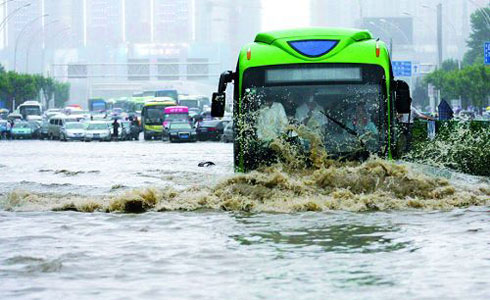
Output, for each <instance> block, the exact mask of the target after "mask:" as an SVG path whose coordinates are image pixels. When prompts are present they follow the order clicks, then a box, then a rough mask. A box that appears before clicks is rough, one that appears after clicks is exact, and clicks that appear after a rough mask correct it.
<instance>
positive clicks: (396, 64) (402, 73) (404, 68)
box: [392, 61, 412, 77]
mask: <svg viewBox="0 0 490 300" xmlns="http://www.w3.org/2000/svg"><path fill="white" fill-rule="evenodd" d="M392 66H393V75H394V76H395V77H411V76H412V62H411V61H393V62H392Z"/></svg>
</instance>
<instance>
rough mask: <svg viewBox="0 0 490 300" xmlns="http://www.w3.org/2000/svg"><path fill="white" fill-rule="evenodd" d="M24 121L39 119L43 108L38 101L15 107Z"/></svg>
mask: <svg viewBox="0 0 490 300" xmlns="http://www.w3.org/2000/svg"><path fill="white" fill-rule="evenodd" d="M17 110H18V111H19V114H21V115H22V118H24V120H29V119H33V118H34V119H41V118H42V117H41V116H42V113H43V107H42V106H41V103H39V102H38V101H26V102H24V103H22V104H21V105H19V106H18V107H17Z"/></svg>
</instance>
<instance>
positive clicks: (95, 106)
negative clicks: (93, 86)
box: [88, 98, 107, 112]
mask: <svg viewBox="0 0 490 300" xmlns="http://www.w3.org/2000/svg"><path fill="white" fill-rule="evenodd" d="M88 110H89V111H91V112H105V111H106V110H107V103H106V101H105V100H104V99H102V98H92V99H88Z"/></svg>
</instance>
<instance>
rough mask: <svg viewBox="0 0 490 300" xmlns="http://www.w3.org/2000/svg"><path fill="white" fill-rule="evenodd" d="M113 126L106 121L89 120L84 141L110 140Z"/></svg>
mask: <svg viewBox="0 0 490 300" xmlns="http://www.w3.org/2000/svg"><path fill="white" fill-rule="evenodd" d="M110 140H111V127H110V125H109V124H107V122H105V121H92V122H89V123H88V125H87V128H86V129H85V137H84V141H86V142H90V141H110Z"/></svg>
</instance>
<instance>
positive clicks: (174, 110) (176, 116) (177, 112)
mask: <svg viewBox="0 0 490 300" xmlns="http://www.w3.org/2000/svg"><path fill="white" fill-rule="evenodd" d="M164 113H165V114H164V115H163V127H165V128H168V125H169V124H170V123H171V122H189V121H190V119H189V108H188V107H186V106H172V107H167V108H165V112H164Z"/></svg>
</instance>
